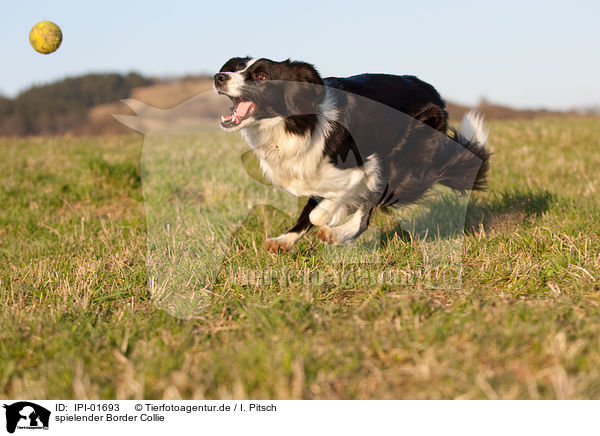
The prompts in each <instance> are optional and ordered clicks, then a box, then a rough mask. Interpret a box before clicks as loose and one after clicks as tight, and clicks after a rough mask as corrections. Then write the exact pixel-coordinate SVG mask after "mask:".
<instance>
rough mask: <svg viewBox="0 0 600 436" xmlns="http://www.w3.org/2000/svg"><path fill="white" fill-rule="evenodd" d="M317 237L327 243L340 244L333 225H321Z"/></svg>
mask: <svg viewBox="0 0 600 436" xmlns="http://www.w3.org/2000/svg"><path fill="white" fill-rule="evenodd" d="M317 237H318V238H319V239H320V240H321V241H323V242H325V243H326V244H331V245H338V240H337V238H336V236H335V232H333V231H332V229H331V227H327V226H323V227H321V228H320V229H319V231H318V232H317Z"/></svg>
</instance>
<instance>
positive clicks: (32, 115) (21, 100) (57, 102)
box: [0, 73, 153, 136]
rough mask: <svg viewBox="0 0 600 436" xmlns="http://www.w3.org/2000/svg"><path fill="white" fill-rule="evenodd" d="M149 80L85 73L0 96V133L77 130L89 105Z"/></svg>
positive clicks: (124, 94)
mask: <svg viewBox="0 0 600 436" xmlns="http://www.w3.org/2000/svg"><path fill="white" fill-rule="evenodd" d="M152 83H153V80H152V79H148V78H145V77H143V76H141V75H139V74H137V73H129V74H127V75H121V74H88V75H85V76H81V77H75V78H67V79H64V80H62V81H59V82H55V83H52V84H49V85H42V86H34V87H32V88H30V89H28V90H26V91H24V92H22V93H21V94H19V95H18V96H17V97H15V98H14V99H9V98H5V97H2V96H0V136H23V135H47V134H60V133H65V132H69V131H74V130H77V129H78V126H79V124H81V123H83V122H85V119H86V116H87V111H88V110H89V109H90V108H91V107H93V106H95V105H98V104H103V103H109V102H114V101H116V100H119V99H122V98H127V97H128V96H129V95H130V94H131V90H132V89H133V88H136V87H139V86H147V85H151V84H152Z"/></svg>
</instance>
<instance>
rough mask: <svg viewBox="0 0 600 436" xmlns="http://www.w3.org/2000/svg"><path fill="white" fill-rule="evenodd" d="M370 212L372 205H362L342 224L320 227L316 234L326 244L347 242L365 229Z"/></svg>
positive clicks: (343, 243) (344, 243) (367, 225)
mask: <svg viewBox="0 0 600 436" xmlns="http://www.w3.org/2000/svg"><path fill="white" fill-rule="evenodd" d="M372 212H373V207H368V206H363V207H361V208H359V209H358V210H357V211H356V212H354V213H353V214H352V215H351V216H350V219H349V220H348V221H346V222H345V223H344V224H341V225H339V226H335V227H329V226H323V227H321V228H320V229H319V232H318V233H317V236H318V237H319V239H320V240H321V241H323V242H325V243H327V244H332V245H346V244H349V243H350V242H352V241H354V240H355V239H356V238H358V237H359V236H360V235H361V234H362V233H363V232H364V231H365V230H367V228H368V227H369V220H370V219H371V213H372Z"/></svg>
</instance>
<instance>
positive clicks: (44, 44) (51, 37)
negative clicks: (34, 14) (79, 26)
mask: <svg viewBox="0 0 600 436" xmlns="http://www.w3.org/2000/svg"><path fill="white" fill-rule="evenodd" d="M29 42H30V43H31V46H32V47H33V48H34V50H35V51H37V52H39V53H43V54H50V53H52V52H55V51H56V50H58V47H60V43H61V42H62V32H61V31H60V27H58V26H57V25H56V24H54V23H53V22H52V21H40V22H39V23H37V24H36V25H35V26H33V29H31V32H29Z"/></svg>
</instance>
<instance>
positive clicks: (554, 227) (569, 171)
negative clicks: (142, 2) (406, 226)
mask: <svg viewBox="0 0 600 436" xmlns="http://www.w3.org/2000/svg"><path fill="white" fill-rule="evenodd" d="M490 126H491V135H490V148H491V149H492V151H493V152H494V156H493V160H492V165H491V168H492V169H491V175H490V183H489V190H488V191H487V192H485V193H474V194H473V195H472V196H471V198H470V203H469V207H468V210H467V215H466V224H465V232H464V240H463V246H462V247H461V253H460V257H461V259H460V262H459V264H460V266H461V268H462V277H461V281H462V284H461V286H460V287H455V286H449V287H440V286H433V287H428V286H425V284H424V283H422V282H420V281H418V280H417V281H412V282H407V283H388V282H383V283H368V282H362V281H361V280H357V279H356V275H354V276H353V277H354V279H353V280H351V281H347V282H343V283H333V282H330V281H327V280H325V281H324V282H320V283H317V282H313V281H310V280H309V281H302V280H290V281H282V280H273V281H268V280H263V279H259V278H256V277H253V278H251V279H250V280H247V281H245V282H244V281H235V280H232V279H231V271H236V270H239V269H240V268H249V269H251V270H269V269H275V270H278V271H281V270H286V271H294V270H309V271H317V272H325V273H327V272H336V271H339V270H340V269H341V270H343V271H349V272H352V270H353V268H357V265H358V264H357V263H356V262H352V261H350V262H346V260H347V259H350V257H348V256H352V254H353V253H354V254H355V253H356V252H357V251H353V250H347V249H346V251H345V252H344V253H343V256H344V257H343V259H344V261H342V262H340V261H339V260H336V253H341V251H340V252H338V251H336V250H337V249H332V248H329V247H324V246H323V245H322V244H321V243H320V242H319V241H318V240H317V238H316V235H315V232H314V231H313V232H312V233H311V234H310V235H309V236H308V238H306V239H305V240H304V241H302V242H301V243H300V245H299V246H298V249H297V250H296V251H295V252H293V253H289V254H284V255H279V256H275V255H271V254H268V253H267V252H266V251H265V250H264V249H263V248H262V244H263V241H264V238H265V235H266V234H269V235H274V234H275V232H276V230H278V229H279V230H281V229H283V228H284V227H286V226H287V225H289V224H290V222H291V218H288V217H286V214H288V213H293V208H294V207H295V203H294V202H293V200H292V199H289V198H284V197H283V194H281V193H279V192H277V191H275V190H274V189H273V188H272V187H270V186H265V185H262V184H260V183H259V182H257V181H255V180H254V179H253V178H252V177H250V176H249V175H248V171H247V169H246V168H245V166H244V163H243V162H242V159H240V156H241V155H242V153H243V151H244V150H245V146H244V144H243V142H242V140H241V138H239V136H238V135H227V134H225V133H221V132H207V133H206V134H205V135H204V136H201V137H194V136H181V137H178V138H169V141H168V142H162V143H155V145H156V144H158V145H156V146H157V147H159V148H160V147H163V151H164V147H165V146H169V147H173V148H172V150H174V151H178V152H179V153H176V154H177V155H178V156H180V157H183V158H182V159H181V160H180V161H179V165H181V166H180V167H173V168H171V167H170V166H169V165H167V166H166V167H165V168H158V166H160V165H159V164H160V162H158V163H157V162H156V161H154V163H153V165H154V166H152V165H150V164H149V165H148V167H149V171H150V172H149V174H150V176H146V175H144V177H142V174H145V173H144V171H146V169H142V171H140V158H141V156H142V143H143V138H142V136H139V135H130V136H115V137H90V138H69V139H65V138H31V139H0V180H1V185H0V186H1V189H0V205H1V206H0V325H1V326H2V327H1V328H0V356H1V357H0V359H1V363H0V397H1V398H11V399H16V398H31V399H43V398H48V399H58V398H78V399H83V398H104V399H109V398H119V399H127V398H130V399H141V398H158V399H160V398H164V399H179V398H183V399H187V398H207V399H216V398H223V399H226V398H237V399H241V398H263V399H266V398H276V399H288V398H314V399H334V398H336V399H337V398H344V399H345V398H348V399H351V398H353V399H388V398H429V399H433V398H466V399H470V398H502V399H514V398H520V399H526V398H544V399H545V398H548V399H550V398H561V399H567V398H600V279H599V277H600V207H599V203H600V183H599V182H600V175H599V172H598V168H600V119H598V118H573V119H539V120H533V121H505V122H494V123H490ZM148 145H149V143H148V142H147V143H146V148H145V149H144V153H148V150H149V149H148V148H147V147H148ZM143 162H147V163H152V162H153V161H150V160H143ZM157 165H158V166H157ZM251 165H252V162H250V163H248V162H246V166H247V167H251ZM153 171H154V172H153ZM161 171H162V172H161ZM249 171H250V173H252V170H251V169H250V170H249ZM152 175H159V176H160V177H154V178H148V179H147V178H146V177H152ZM142 178H144V193H143V192H142ZM146 180H154V182H156V183H157V186H153V185H152V183H149V184H148V185H146V184H145V183H146ZM158 182H162V183H158ZM158 185H160V186H158ZM153 189H155V190H154V191H152V190H153ZM149 192H150V193H151V196H150V197H148V193H149ZM173 193H175V194H176V196H175V197H176V198H174V199H173V198H172V196H173ZM143 194H145V195H146V200H147V201H146V203H144V195H143ZM170 195H171V197H169V196H170ZM249 197H252V198H254V199H256V200H261V201H262V202H263V203H264V204H267V205H269V204H272V205H278V207H279V206H280V205H282V204H285V205H287V206H286V207H287V209H286V210H283V211H281V210H280V211H278V210H275V209H273V208H269V207H263V208H259V209H254V213H253V214H252V213H251V214H250V215H248V212H249V210H250V209H251V208H252V205H251V204H248V203H247V202H245V199H247V198H249ZM169 198H170V199H171V200H169V201H171V202H172V204H175V205H176V206H177V208H176V209H175V210H173V216H171V217H170V218H169V219H172V220H173V223H174V225H173V227H170V226H169V227H168V230H167V233H168V235H169V236H173V241H175V242H174V243H173V246H172V247H171V248H173V247H174V250H175V252H176V253H178V254H179V255H180V257H178V258H177V257H176V256H174V257H173V258H172V260H173V262H174V263H177V261H178V260H181V259H182V258H184V257H185V256H183V257H182V256H181V255H184V254H186V253H187V251H186V250H192V248H194V249H195V250H196V251H194V253H197V251H198V250H200V251H202V250H205V252H204V254H203V256H204V257H203V259H206V258H207V257H208V258H210V259H212V261H213V262H214V264H210V263H208V264H206V263H205V264H203V265H204V266H202V267H200V266H198V265H197V264H196V263H195V261H194V259H195V258H193V256H189V259H188V261H187V263H184V264H181V263H180V264H178V268H180V271H184V272H185V271H187V272H188V273H189V276H188V275H185V274H184V276H185V277H183V279H186V278H189V279H190V281H191V280H192V278H194V280H196V279H197V280H196V281H194V283H192V284H191V285H190V286H191V288H193V289H196V288H197V287H198V286H200V285H202V281H203V280H206V278H207V277H209V279H210V281H211V283H212V285H211V286H212V287H211V291H210V293H204V294H202V293H193V295H192V296H191V298H192V300H193V298H195V297H197V296H198V295H200V296H201V298H200V301H199V303H198V301H196V303H198V304H199V306H198V307H199V308H200V309H201V310H199V311H196V312H194V314H193V316H191V317H190V318H189V319H180V318H177V317H174V316H171V315H169V314H168V313H167V312H165V311H164V310H162V309H161V307H164V308H167V309H169V310H170V311H171V312H172V310H171V309H172V308H171V307H170V306H169V307H167V306H165V305H164V302H163V300H161V299H160V297H161V294H160V289H158V288H160V286H157V285H156V283H155V282H153V281H152V280H150V281H149V277H153V275H154V274H158V275H160V274H161V271H160V268H162V267H163V266H164V265H163V264H162V263H161V260H160V259H159V260H158V261H156V262H153V261H152V256H153V253H154V252H153V251H152V250H153V247H155V242H156V241H154V239H153V238H154V237H157V238H158V239H160V237H161V236H160V235H158V236H157V232H155V231H154V230H156V229H163V228H164V226H163V224H164V221H161V220H160V219H157V218H156V216H155V215H153V213H152V211H155V210H156V209H155V207H156V205H159V204H161V202H162V201H164V200H165V199H169ZM440 198H441V197H440ZM179 206H181V207H180V208H179ZM284 209H285V208H284ZM178 210H182V211H185V212H182V213H178V212H177V211H178ZM145 211H147V212H149V214H148V216H146V214H145ZM189 211H192V212H190V214H189V215H186V214H187V213H188V212H189ZM284 212H285V213H284ZM409 212H410V211H408V210H407V211H405V212H403V211H400V215H402V213H406V214H409ZM214 214H221V215H219V216H220V218H216V219H217V221H218V222H220V223H223V222H224V220H225V218H223V217H230V218H228V219H230V220H231V222H228V223H227V225H225V226H224V227H223V228H224V229H232V228H234V227H232V226H234V223H236V222H239V221H240V220H242V221H243V220H244V219H245V220H246V221H245V225H244V226H242V227H239V228H236V230H235V231H234V232H233V233H231V232H229V233H227V231H223V232H224V233H223V232H222V233H223V234H221V235H217V236H215V234H216V233H210V231H209V230H210V226H208V227H207V230H206V232H204V233H202V229H203V227H202V226H203V225H204V224H203V223H202V222H199V221H198V220H197V219H196V218H197V217H198V216H201V217H204V216H206V217H209V218H210V217H212V216H213V215H214ZM178 220H179V221H178ZM386 220H387V221H386ZM200 221H202V220H200ZM209 221H210V219H208V218H207V221H206V222H209ZM388 221H389V217H387V216H385V215H379V216H378V217H376V223H379V224H380V225H381V228H382V229H384V230H382V232H383V234H385V235H386V236H385V238H383V239H384V241H385V243H384V244H382V245H381V246H380V247H379V248H378V250H377V256H378V257H377V260H376V261H372V262H371V263H370V264H367V266H366V267H363V268H366V269H365V270H361V271H373V270H374V271H377V270H379V269H381V268H383V267H385V268H388V269H393V270H395V271H400V272H402V271H404V272H406V271H410V270H416V269H419V267H420V266H422V265H423V263H424V262H425V261H424V256H423V246H424V245H426V244H428V243H430V241H431V238H429V240H427V239H423V238H421V239H419V238H418V237H417V235H413V236H411V235H407V234H405V233H403V232H398V234H397V235H396V234H395V233H394V232H393V231H390V228H389V226H388V230H385V229H386V227H385V226H386V222H388ZM388 224H389V223H388ZM188 226H195V227H194V229H195V231H196V232H198V231H200V233H202V234H204V235H205V237H206V239H205V240H198V238H196V237H194V235H195V234H196V233H189V232H188V233H186V232H187V229H188V228H189V227H188ZM392 229H393V227H392ZM162 236H164V235H162ZM365 238H366V239H365V240H368V238H369V235H368V234H367V235H365ZM434 239H435V238H434ZM211 244H213V245H211ZM225 246H230V247H231V249H230V251H228V252H226V251H224V249H223V247H225ZM361 246H363V247H368V244H362V245H361ZM207 247H209V248H211V247H212V249H213V251H211V250H208V251H206V250H207ZM148 250H149V251H148ZM358 250H360V249H358ZM342 251H343V250H342ZM190 252H191V251H190ZM169 253H171V251H169ZM211 253H212V254H211ZM147 254H148V255H149V263H148V265H147V264H146V256H147ZM163 254H164V253H163ZM211 256H212V257H211ZM340 256H342V254H340ZM340 258H342V257H340ZM206 265H208V266H206ZM203 268H204V269H203ZM236 268H237V269H236ZM211 274H212V275H211ZM361 274H362V273H361ZM196 275H197V277H196ZM183 279H182V278H181V277H179V278H178V280H180V281H181V280H183ZM358 279H360V274H359V277H358ZM149 282H150V284H149ZM192 300H185V301H192Z"/></svg>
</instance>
